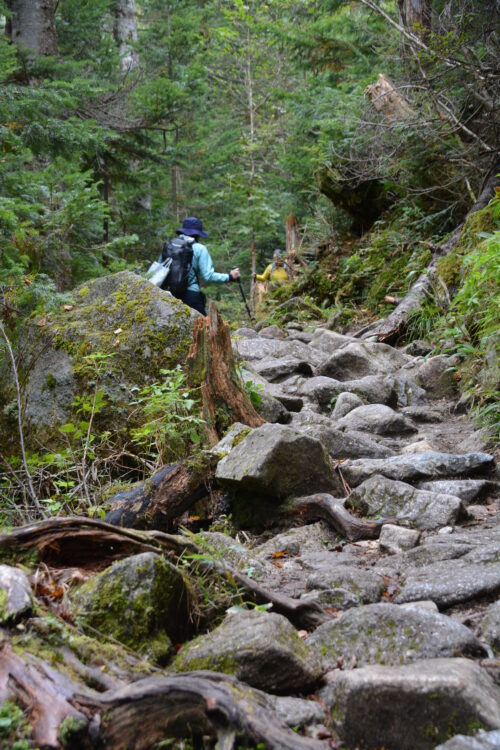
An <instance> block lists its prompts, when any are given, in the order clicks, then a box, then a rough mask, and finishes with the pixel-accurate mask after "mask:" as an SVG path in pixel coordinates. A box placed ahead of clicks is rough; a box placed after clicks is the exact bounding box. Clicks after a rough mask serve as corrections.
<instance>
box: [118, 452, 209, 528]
mask: <svg viewBox="0 0 500 750" xmlns="http://www.w3.org/2000/svg"><path fill="white" fill-rule="evenodd" d="M213 475H214V471H213V469H212V468H211V467H210V466H209V465H208V463H207V466H206V467H204V470H203V471H199V470H196V469H195V468H194V467H193V466H190V465H189V462H181V463H178V464H174V465H172V466H164V467H163V468H162V469H160V470H159V471H157V472H156V474H154V476H152V477H150V478H149V479H147V480H146V481H145V482H142V483H140V484H138V485H137V486H136V487H133V488H132V489H130V490H124V491H122V492H118V493H117V494H116V495H114V496H113V497H112V498H111V499H110V500H109V501H108V507H109V510H108V512H107V513H106V521H107V522H108V523H111V524H113V525H114V526H124V527H127V528H134V529H159V530H162V531H168V530H170V529H171V528H172V523H173V521H174V519H176V518H178V517H179V516H180V515H182V513H184V512H185V511H186V510H188V509H189V508H190V507H191V506H192V505H194V503H196V502H197V501H198V500H201V499H202V498H204V497H206V496H207V495H208V494H209V489H210V484H211V481H212V479H213Z"/></svg>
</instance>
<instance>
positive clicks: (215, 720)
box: [79, 672, 324, 750]
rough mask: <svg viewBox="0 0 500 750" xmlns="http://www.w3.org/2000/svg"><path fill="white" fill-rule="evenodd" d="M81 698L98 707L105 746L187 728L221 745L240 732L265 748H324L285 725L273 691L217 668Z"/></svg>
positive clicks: (142, 749) (139, 746)
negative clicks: (268, 691) (254, 687)
mask: <svg viewBox="0 0 500 750" xmlns="http://www.w3.org/2000/svg"><path fill="white" fill-rule="evenodd" d="M79 703H80V705H81V707H82V708H85V709H87V710H91V711H95V710H98V711H99V712H100V713H101V716H102V724H101V730H100V736H101V738H102V742H103V745H104V746H105V747H106V748H108V750H123V748H128V747H134V748H135V750H146V749H147V748H150V747H151V746H152V745H153V743H155V742H158V741H160V740H162V739H165V738H169V737H179V738H182V737H186V736H190V734H191V735H192V736H193V738H201V737H202V736H206V735H208V736H212V737H213V738H214V739H215V738H217V739H218V740H219V744H218V747H219V748H224V750H232V748H234V747H236V746H237V744H236V743H237V740H238V738H240V739H242V738H245V739H246V740H247V741H250V742H254V743H256V744H257V743H259V742H262V743H264V745H265V747H266V748H267V750H321V748H323V749H324V745H323V743H321V742H319V741H316V740H312V739H308V738H306V737H301V736H300V735H298V734H296V733H295V732H293V731H292V730H291V729H289V728H288V727H287V726H286V725H285V724H284V723H283V722H282V720H281V719H280V718H279V717H278V716H277V714H276V712H275V709H274V700H273V698H272V697H271V696H268V695H266V694H265V693H262V692H260V691H258V690H254V689H253V688H250V687H248V686H247V685H245V684H243V683H241V682H239V681H238V680H236V679H235V678H234V677H229V676H227V675H222V674H218V673H215V672H191V673H189V674H178V675H172V676H169V677H148V678H145V679H143V680H140V681H138V682H136V683H134V684H133V685H128V686H127V687H125V688H122V689H120V690H116V691H109V692H106V693H104V694H101V695H99V696H98V697H97V699H96V698H89V696H82V697H81V699H80V700H79Z"/></svg>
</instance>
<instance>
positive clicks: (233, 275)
mask: <svg viewBox="0 0 500 750" xmlns="http://www.w3.org/2000/svg"><path fill="white" fill-rule="evenodd" d="M239 278H240V269H239V268H232V269H231V270H230V271H229V281H238V279H239Z"/></svg>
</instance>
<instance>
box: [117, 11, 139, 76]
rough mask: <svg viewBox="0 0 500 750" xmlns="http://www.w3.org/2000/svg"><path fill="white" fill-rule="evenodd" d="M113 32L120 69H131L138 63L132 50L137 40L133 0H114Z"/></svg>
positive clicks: (135, 53) (137, 58) (136, 56)
mask: <svg viewBox="0 0 500 750" xmlns="http://www.w3.org/2000/svg"><path fill="white" fill-rule="evenodd" d="M113 33H114V37H115V41H116V42H117V44H118V45H119V49H120V58H121V66H122V70H124V71H128V70H133V69H134V68H136V67H137V65H138V64H139V57H138V55H137V52H136V51H135V50H134V42H136V41H137V22H136V16H135V0H115V5H114V28H113Z"/></svg>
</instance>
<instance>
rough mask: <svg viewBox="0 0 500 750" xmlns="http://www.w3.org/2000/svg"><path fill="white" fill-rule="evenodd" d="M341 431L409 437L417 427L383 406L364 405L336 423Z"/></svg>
mask: <svg viewBox="0 0 500 750" xmlns="http://www.w3.org/2000/svg"><path fill="white" fill-rule="evenodd" d="M336 426H337V427H338V428H339V429H345V430H361V431H367V432H374V433H375V434H378V435H407V434H409V433H412V432H416V431H417V430H416V427H414V426H413V424H411V422H409V421H408V420H407V419H405V417H403V415H402V414H398V412H396V411H394V410H393V409H391V408H390V407H389V406H384V405H383V404H363V406H357V407H356V408H355V409H352V411H350V412H349V413H348V414H347V415H346V416H345V417H343V418H342V419H339V420H338V422H337V423H336Z"/></svg>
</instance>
